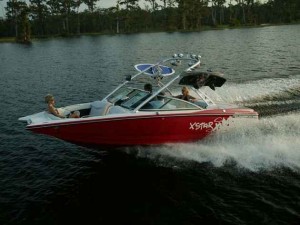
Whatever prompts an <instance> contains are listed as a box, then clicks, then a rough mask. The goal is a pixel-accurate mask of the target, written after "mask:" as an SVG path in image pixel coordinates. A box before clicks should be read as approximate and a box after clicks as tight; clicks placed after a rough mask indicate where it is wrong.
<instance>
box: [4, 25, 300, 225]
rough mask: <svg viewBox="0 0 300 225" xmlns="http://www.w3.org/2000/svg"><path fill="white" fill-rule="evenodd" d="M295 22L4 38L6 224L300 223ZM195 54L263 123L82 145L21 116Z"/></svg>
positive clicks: (232, 98)
mask: <svg viewBox="0 0 300 225" xmlns="http://www.w3.org/2000/svg"><path fill="white" fill-rule="evenodd" d="M299 31H300V26H299V25H293V26H274V27H263V28H252V29H239V30H220V31H205V32H201V33H154V34H134V35H120V36H98V37H81V38H74V39H55V40H44V41H36V42H34V43H33V44H32V45H30V46H23V45H17V44H1V45H0V78H1V80H0V93H1V101H0V108H1V117H0V178H1V179H0V223H1V224H155V225H157V224H203V223H204V224H300V213H299V212H300V195H299V193H300V147H299V146H300V140H299V136H300V123H299V119H300V110H299V109H300V47H299V46H300V32H299ZM177 52H184V53H186V52H194V53H197V54H198V53H200V54H201V55H202V57H203V59H202V62H203V64H204V67H206V68H211V69H213V70H221V71H222V72H224V73H225V75H226V77H227V78H228V81H227V83H226V84H225V85H224V87H223V88H221V89H220V90H218V91H217V94H218V95H219V96H221V97H222V98H224V99H226V100H227V101H228V102H232V103H238V104H241V105H245V106H249V107H252V108H255V109H256V110H257V111H259V112H260V114H261V117H260V120H259V121H258V122H257V123H255V124H238V129H234V130H231V131H230V132H223V133H218V134H217V135H215V136H212V137H210V138H208V139H206V140H204V141H201V142H198V143H191V144H180V145H165V146H160V147H155V148H154V147H136V148H123V149H120V150H119V151H114V152H110V151H109V149H88V148H83V147H79V146H76V145H73V144H69V143H66V142H63V141H60V140H57V139H53V138H49V137H45V136H41V135H34V134H32V133H29V132H28V131H25V129H24V124H23V123H20V122H19V121H17V118H19V117H21V116H24V115H28V114H31V113H34V112H37V111H40V110H43V109H44V107H45V105H44V102H43V96H44V95H45V94H47V93H49V92H50V93H53V94H54V95H55V96H56V99H57V105H58V106H60V105H69V104H73V103H77V102H78V101H79V102H88V101H92V100H95V99H97V98H98V97H102V96H104V95H105V94H107V93H108V92H109V91H110V90H111V89H112V87H114V86H116V85H117V84H118V82H117V83H116V81H121V80H122V79H123V77H124V75H126V74H129V73H130V72H132V71H133V67H132V66H133V65H134V64H137V63H143V62H150V63H151V62H156V61H158V60H159V59H162V58H164V57H165V56H169V55H172V54H173V53H177Z"/></svg>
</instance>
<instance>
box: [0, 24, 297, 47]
mask: <svg viewBox="0 0 300 225" xmlns="http://www.w3.org/2000/svg"><path fill="white" fill-rule="evenodd" d="M298 24H300V22H299V23H286V24H260V25H244V26H229V25H223V26H217V27H210V26H203V27H202V29H199V30H159V31H155V30H152V31H141V32H134V33H133V32H128V33H126V32H125V33H115V32H99V33H81V34H69V35H49V36H33V37H32V39H31V41H30V42H26V43H23V42H20V41H19V42H18V41H16V38H15V37H0V44H1V43H18V44H31V43H32V42H33V41H36V40H43V39H53V38H73V37H80V36H100V35H124V34H137V33H158V32H168V33H173V32H182V33H184V32H186V33H188V32H201V31H209V30H226V29H244V28H259V27H270V26H284V25H298Z"/></svg>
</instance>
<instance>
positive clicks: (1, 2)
mask: <svg viewBox="0 0 300 225" xmlns="http://www.w3.org/2000/svg"><path fill="white" fill-rule="evenodd" d="M7 1H8V0H0V17H3V16H4V15H5V9H4V7H6V3H7ZM27 2H28V1H27ZM116 3H117V0H100V1H99V5H100V7H101V8H109V7H112V6H116Z"/></svg>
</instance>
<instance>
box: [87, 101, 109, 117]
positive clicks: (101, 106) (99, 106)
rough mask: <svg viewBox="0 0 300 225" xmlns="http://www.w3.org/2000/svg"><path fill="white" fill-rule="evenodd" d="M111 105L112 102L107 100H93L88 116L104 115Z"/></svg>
mask: <svg viewBox="0 0 300 225" xmlns="http://www.w3.org/2000/svg"><path fill="white" fill-rule="evenodd" d="M111 106H112V104H111V103H110V102H108V101H94V102H92V103H91V111H90V115H89V116H90V117H91V116H104V115H106V114H107V112H108V110H109V108H110V107H111Z"/></svg>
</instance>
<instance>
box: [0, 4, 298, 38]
mask: <svg viewBox="0 0 300 225" xmlns="http://www.w3.org/2000/svg"><path fill="white" fill-rule="evenodd" d="M141 2H142V0H118V1H117V3H116V5H115V6H114V7H110V8H101V0H29V3H26V2H25V1H23V0H9V1H8V2H7V4H6V7H5V11H6V16H5V18H1V19H0V37H16V40H17V41H22V42H28V41H30V37H31V36H35V37H45V36H46V37H47V36H53V35H65V36H68V35H75V34H81V33H132V32H149V31H177V30H180V31H194V30H201V29H203V28H205V27H207V26H212V27H220V26H224V25H226V26H247V25H249V26H252V25H260V24H266V23H268V24H269V23H271V24H273V23H293V22H299V21H300V1H299V0H268V1H267V2H265V3H262V2H261V1H260V0H144V2H146V4H145V5H144V7H143V8H141V7H140V4H139V3H141ZM82 6H86V8H87V9H86V10H84V11H80V7H82ZM96 6H97V7H96Z"/></svg>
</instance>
